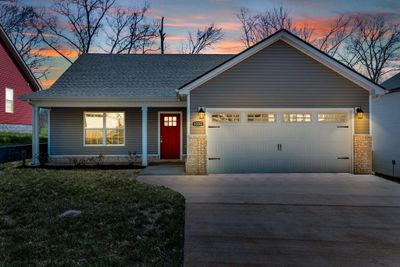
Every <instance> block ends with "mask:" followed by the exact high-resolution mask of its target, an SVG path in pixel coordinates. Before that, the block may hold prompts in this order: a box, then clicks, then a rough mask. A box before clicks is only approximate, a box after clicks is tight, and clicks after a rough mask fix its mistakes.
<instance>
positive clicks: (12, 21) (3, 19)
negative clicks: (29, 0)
mask: <svg viewBox="0 0 400 267" xmlns="http://www.w3.org/2000/svg"><path fill="white" fill-rule="evenodd" d="M38 19H39V18H38V15H37V13H36V12H35V10H34V8H33V7H32V6H25V5H22V4H20V3H19V2H18V1H17V0H9V1H3V2H0V24H1V25H2V27H3V29H4V31H5V32H6V33H7V35H8V37H9V39H10V40H11V42H12V43H13V44H14V46H15V48H16V49H17V51H18V53H19V54H20V55H21V56H22V58H23V59H24V61H25V62H26V64H27V65H28V67H29V68H30V69H31V71H32V72H33V74H34V75H35V77H36V78H37V79H39V80H42V79H45V78H46V76H47V74H48V73H49V69H50V68H49V67H47V66H45V64H46V63H47V60H48V57H46V56H44V55H43V53H41V52H42V51H43V49H44V46H43V43H42V42H41V38H40V36H39V35H38V33H37V30H36V28H35V27H34V25H36V24H37V21H38Z"/></svg>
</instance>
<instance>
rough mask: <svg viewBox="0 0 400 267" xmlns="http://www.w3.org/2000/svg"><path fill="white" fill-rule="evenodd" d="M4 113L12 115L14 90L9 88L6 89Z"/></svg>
mask: <svg viewBox="0 0 400 267" xmlns="http://www.w3.org/2000/svg"><path fill="white" fill-rule="evenodd" d="M5 95H6V102H5V107H6V112H7V113H14V90H13V89H10V88H6V94H5Z"/></svg>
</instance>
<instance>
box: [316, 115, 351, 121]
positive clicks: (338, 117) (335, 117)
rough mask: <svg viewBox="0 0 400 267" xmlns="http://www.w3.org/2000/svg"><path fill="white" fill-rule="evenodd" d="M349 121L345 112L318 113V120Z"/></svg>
mask: <svg viewBox="0 0 400 267" xmlns="http://www.w3.org/2000/svg"><path fill="white" fill-rule="evenodd" d="M346 121H347V116H346V114H345V113H318V122H336V123H342V122H346Z"/></svg>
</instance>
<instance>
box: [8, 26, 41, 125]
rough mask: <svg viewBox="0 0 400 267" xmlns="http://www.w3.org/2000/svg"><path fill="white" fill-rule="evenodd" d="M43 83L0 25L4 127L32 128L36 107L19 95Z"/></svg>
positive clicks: (36, 88)
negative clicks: (38, 79)
mask: <svg viewBox="0 0 400 267" xmlns="http://www.w3.org/2000/svg"><path fill="white" fill-rule="evenodd" d="M39 90H41V87H40V85H39V83H38V82H37V81H36V79H35V77H34V76H33V74H32V72H31V71H30V69H29V68H28V66H27V65H26V64H25V62H24V60H23V59H22V57H21V56H20V55H19V53H18V52H17V50H16V49H15V47H14V45H13V44H12V43H11V41H10V39H9V38H8V37H7V34H6V33H5V31H4V29H3V28H2V27H1V25H0V99H1V100H0V131H3V132H4V131H7V132H25V133H30V132H31V131H32V126H31V124H32V108H31V106H30V105H29V104H28V103H26V102H24V101H22V100H20V99H18V97H19V96H21V95H24V94H27V93H32V92H33V91H39Z"/></svg>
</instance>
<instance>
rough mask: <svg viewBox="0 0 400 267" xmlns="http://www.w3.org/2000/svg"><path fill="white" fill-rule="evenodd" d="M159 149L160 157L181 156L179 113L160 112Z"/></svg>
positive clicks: (176, 157)
mask: <svg viewBox="0 0 400 267" xmlns="http://www.w3.org/2000/svg"><path fill="white" fill-rule="evenodd" d="M160 150H161V158H162V159H179V158H180V157H181V115H180V114H173V113H172V114H160Z"/></svg>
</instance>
